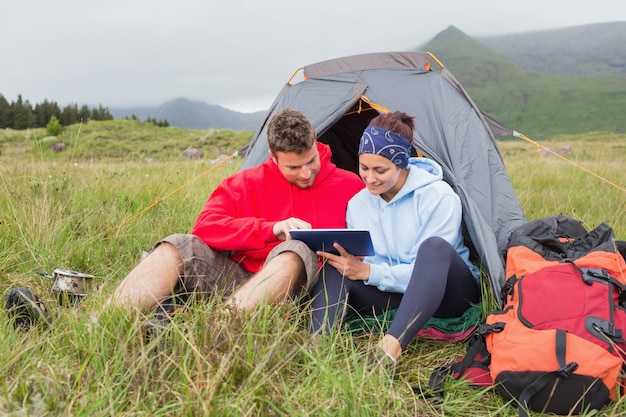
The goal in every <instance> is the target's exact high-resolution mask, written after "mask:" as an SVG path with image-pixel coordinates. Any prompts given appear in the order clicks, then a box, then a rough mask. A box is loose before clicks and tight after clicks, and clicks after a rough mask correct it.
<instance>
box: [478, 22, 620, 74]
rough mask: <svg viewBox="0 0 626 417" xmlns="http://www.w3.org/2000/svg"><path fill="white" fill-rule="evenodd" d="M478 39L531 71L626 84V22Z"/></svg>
mask: <svg viewBox="0 0 626 417" xmlns="http://www.w3.org/2000/svg"><path fill="white" fill-rule="evenodd" d="M475 39H476V40H477V41H479V42H481V43H482V44H485V45H487V46H489V47H490V48H491V49H493V50H495V51H497V52H499V53H501V54H502V55H504V56H505V57H507V58H509V59H511V60H512V61H513V62H516V63H517V64H518V65H519V66H521V67H522V68H525V69H529V70H531V71H538V72H545V73H548V74H560V75H574V76H581V77H594V78H613V79H622V80H626V22H609V23H595V24H591V25H582V26H573V27H567V28H561V29H553V30H543V31H536V32H524V33H515V34H510V35H502V36H491V37H484V38H480V37H479V38H475Z"/></svg>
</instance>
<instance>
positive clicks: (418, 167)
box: [377, 158, 443, 204]
mask: <svg viewBox="0 0 626 417" xmlns="http://www.w3.org/2000/svg"><path fill="white" fill-rule="evenodd" d="M408 168H409V175H408V176H407V178H406V182H405V183H404V185H403V186H402V188H401V189H400V191H398V193H397V194H396V195H395V196H393V198H392V199H391V200H389V202H388V203H387V202H385V200H384V199H383V198H382V197H380V196H377V197H378V199H380V200H381V201H382V203H384V204H393V203H394V202H396V201H398V200H401V199H402V198H403V197H404V196H406V195H407V194H411V193H413V192H414V191H416V190H418V189H419V188H422V187H425V186H427V185H429V184H431V183H433V182H435V181H439V180H441V179H443V169H442V168H441V166H440V165H439V164H437V163H436V162H435V161H433V160H431V159H428V158H410V159H409V166H408Z"/></svg>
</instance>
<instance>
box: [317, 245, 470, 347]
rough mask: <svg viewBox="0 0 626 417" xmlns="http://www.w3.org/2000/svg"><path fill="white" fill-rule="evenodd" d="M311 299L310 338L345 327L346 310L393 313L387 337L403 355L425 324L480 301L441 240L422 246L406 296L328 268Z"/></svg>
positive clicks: (461, 263)
mask: <svg viewBox="0 0 626 417" xmlns="http://www.w3.org/2000/svg"><path fill="white" fill-rule="evenodd" d="M311 295H312V298H313V300H312V304H311V326H310V332H311V333H318V332H325V333H328V332H329V331H330V329H331V328H332V327H333V326H335V325H337V324H340V323H341V322H342V321H343V319H344V318H345V314H346V312H347V308H348V307H350V308H351V309H352V310H353V311H355V312H356V313H358V314H359V315H378V314H381V313H383V312H385V311H386V310H391V309H394V308H397V309H398V310H397V312H396V315H395V318H394V319H393V321H392V322H391V325H390V326H389V329H388V330H387V333H388V334H390V335H391V336H393V337H395V338H396V339H398V340H399V341H400V344H401V346H402V349H403V350H404V349H405V348H406V347H407V345H408V344H409V342H410V341H411V340H412V339H413V337H415V335H416V334H417V332H418V331H419V330H420V329H421V328H422V327H423V326H424V324H425V323H426V322H427V321H428V319H429V318H431V317H433V316H434V317H441V318H443V317H459V316H461V315H462V314H463V313H464V312H465V311H466V310H467V309H468V308H469V307H470V306H471V305H472V304H475V303H477V302H478V301H479V300H480V290H479V288H478V285H477V284H476V280H475V279H474V276H473V275H472V273H471V272H470V270H469V268H468V267H467V265H466V264H465V262H464V261H463V259H462V258H461V257H460V256H459V255H458V253H457V252H456V250H455V249H454V248H453V247H452V245H450V244H449V243H448V242H447V241H445V240H444V239H442V238H440V237H431V238H428V239H426V240H425V241H424V242H423V243H422V244H421V246H420V248H419V250H418V252H417V257H416V258H415V266H414V267H413V273H412V274H411V280H410V281H409V285H408V287H407V289H406V291H405V292H404V294H400V293H392V292H383V291H380V290H379V289H378V288H376V287H374V286H370V285H365V284H364V283H363V281H351V280H349V279H346V278H344V277H343V276H342V275H341V274H340V273H339V272H338V271H337V270H336V269H335V268H333V267H332V266H330V265H328V264H326V265H325V266H324V268H323V270H322V276H321V277H320V280H319V281H318V282H317V284H316V285H315V287H314V288H313V291H312V294H311Z"/></svg>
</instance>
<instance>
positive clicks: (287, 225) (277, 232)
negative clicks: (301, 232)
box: [272, 217, 311, 240]
mask: <svg viewBox="0 0 626 417" xmlns="http://www.w3.org/2000/svg"><path fill="white" fill-rule="evenodd" d="M310 228H311V223H307V222H305V221H304V220H301V219H298V218H296V217H290V218H288V219H286V220H281V221H279V222H276V223H274V227H273V228H272V232H274V236H276V237H277V238H278V240H288V239H291V235H289V231H290V230H291V229H310Z"/></svg>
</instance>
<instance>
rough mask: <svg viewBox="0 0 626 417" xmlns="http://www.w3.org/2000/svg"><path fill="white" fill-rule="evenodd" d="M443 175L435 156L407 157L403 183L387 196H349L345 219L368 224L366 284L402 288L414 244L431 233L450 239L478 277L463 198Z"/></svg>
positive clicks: (362, 193)
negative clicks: (465, 232) (464, 229)
mask: <svg viewBox="0 0 626 417" xmlns="http://www.w3.org/2000/svg"><path fill="white" fill-rule="evenodd" d="M442 178H443V170H442V169H441V166H439V164H437V163H436V162H435V161H432V160H430V159H427V158H410V159H409V175H408V177H407V180H406V183H405V184H404V186H403V187H402V188H401V189H400V191H399V192H398V193H397V194H396V195H395V196H394V197H393V199H391V201H389V202H387V201H385V200H384V199H383V198H382V197H381V196H379V195H372V194H371V193H370V192H369V191H368V190H367V189H363V190H361V191H359V192H358V193H357V194H356V195H355V196H354V197H352V199H351V200H350V202H349V203H348V211H347V215H346V223H347V225H348V227H349V228H351V229H368V230H369V231H370V233H371V235H372V241H373V242H374V250H375V252H376V254H375V255H374V256H368V257H366V258H365V259H364V262H366V263H369V264H370V278H369V280H368V281H365V284H367V285H373V286H375V287H378V289H379V290H381V291H386V292H398V293H404V292H405V291H406V288H407V286H408V285H409V280H410V279H411V273H412V272H413V265H414V263H415V258H416V255H417V250H418V248H419V246H420V245H421V243H422V242H423V241H424V240H425V239H426V238H428V237H431V236H439V237H441V238H443V239H445V240H446V241H448V242H449V243H450V244H451V245H452V246H453V247H454V248H455V249H456V251H457V253H458V254H459V255H460V256H461V257H462V258H463V260H464V261H465V263H466V264H467V266H468V267H469V268H470V271H472V274H473V275H474V277H475V278H476V280H477V281H478V270H477V269H476V267H475V266H474V265H472V263H471V262H470V261H469V249H468V248H467V247H466V246H465V244H464V243H463V236H462V234H461V217H462V207H461V200H460V199H459V196H458V195H457V194H456V193H455V192H454V191H453V190H452V188H451V187H450V186H449V185H448V184H447V183H446V182H445V181H443V180H442Z"/></svg>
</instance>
